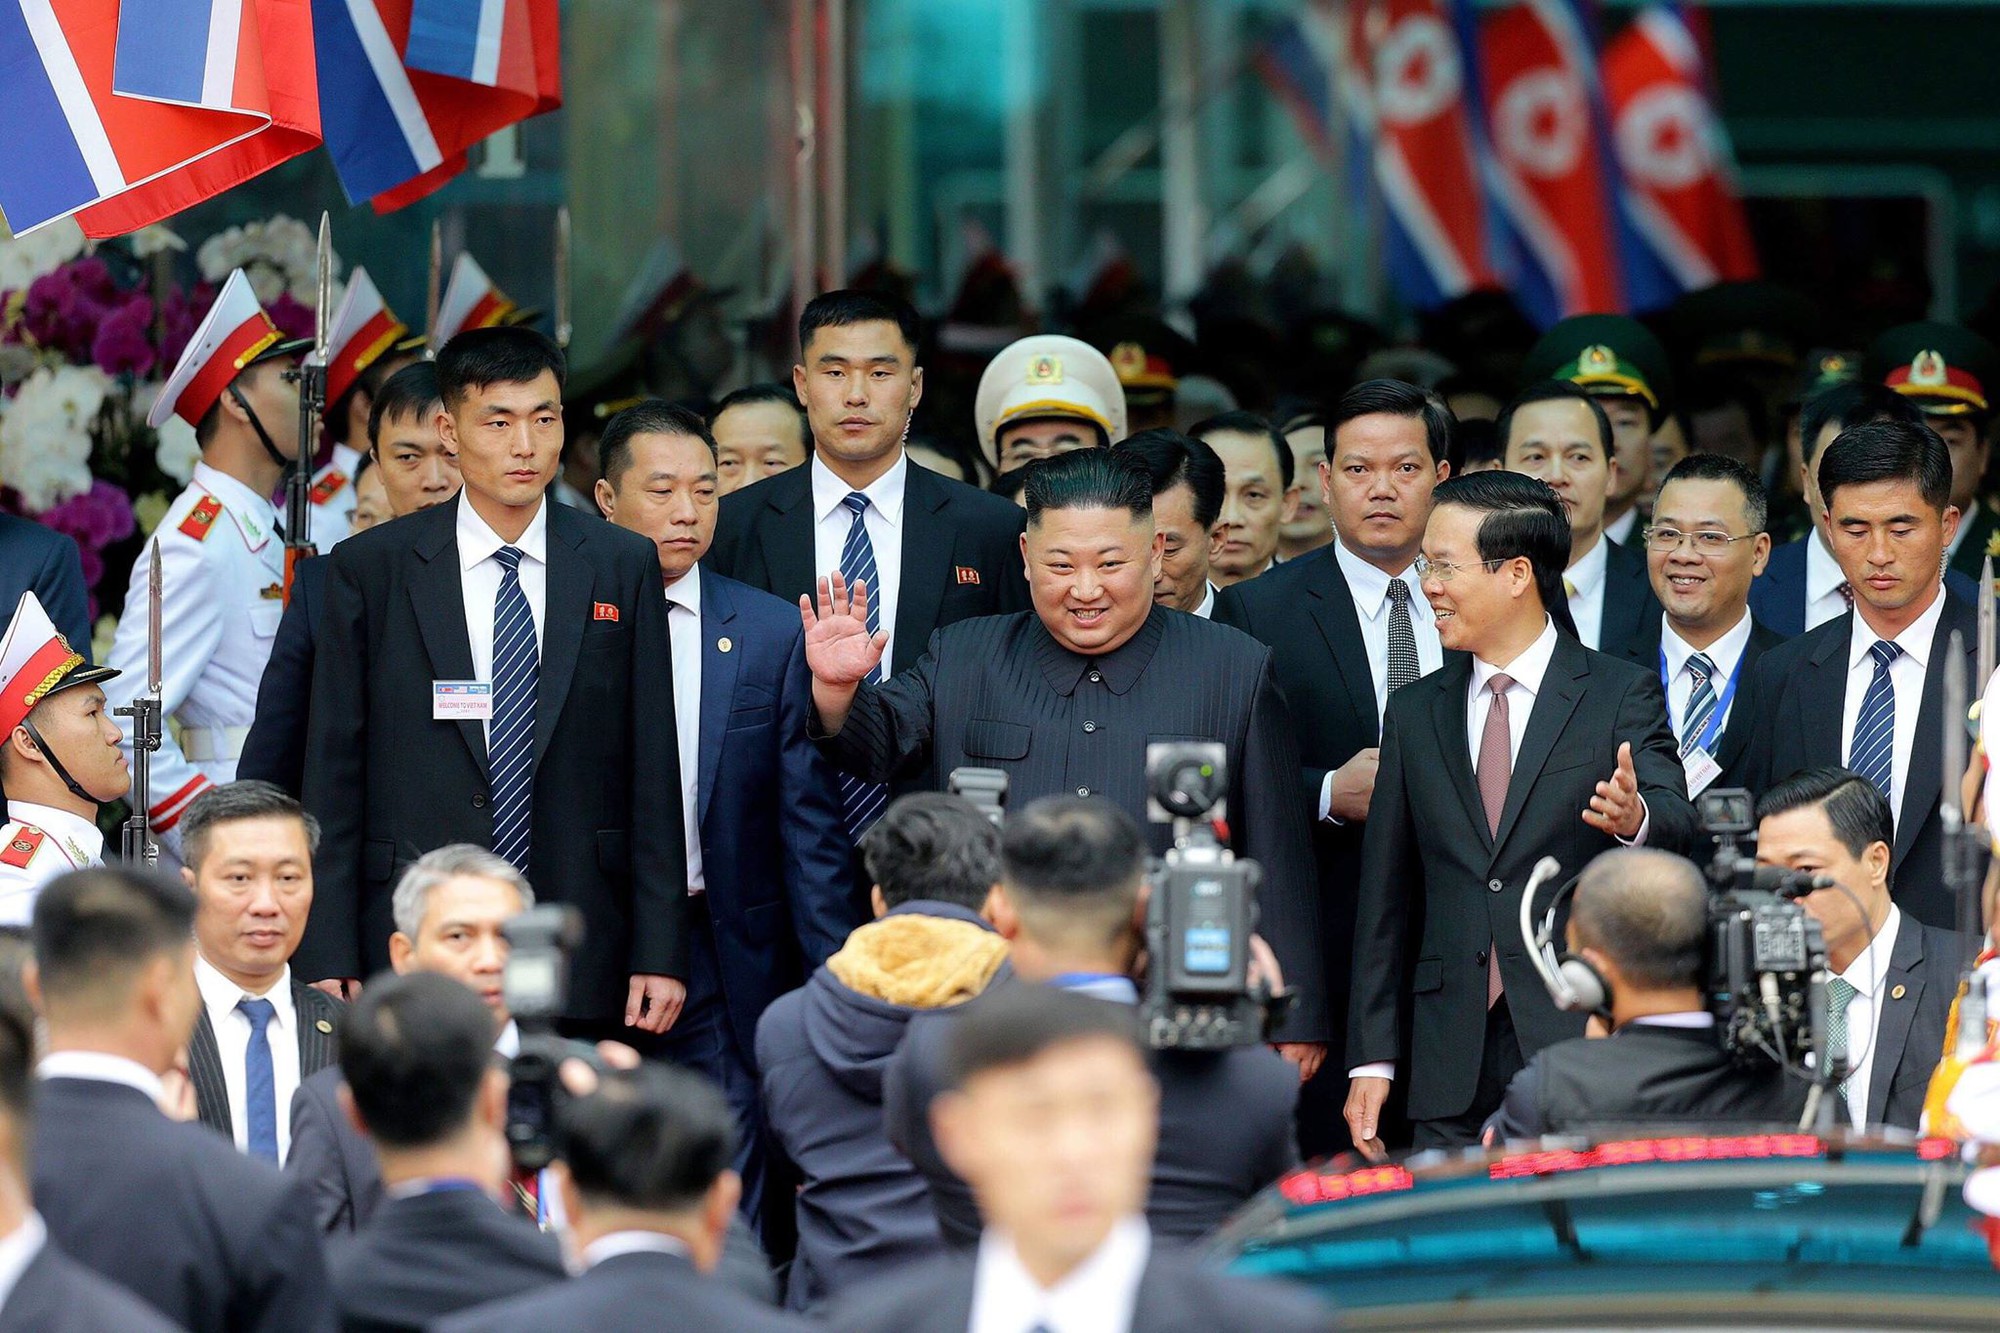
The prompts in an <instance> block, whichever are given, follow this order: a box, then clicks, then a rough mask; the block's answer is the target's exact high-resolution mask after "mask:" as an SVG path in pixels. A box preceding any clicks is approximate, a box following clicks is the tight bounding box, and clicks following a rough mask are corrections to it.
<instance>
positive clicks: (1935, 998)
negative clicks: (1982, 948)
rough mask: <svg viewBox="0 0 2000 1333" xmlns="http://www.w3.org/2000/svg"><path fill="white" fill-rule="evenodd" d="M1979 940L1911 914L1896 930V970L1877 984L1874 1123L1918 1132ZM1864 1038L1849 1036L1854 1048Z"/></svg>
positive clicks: (1871, 1092)
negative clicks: (1962, 982) (1954, 1004)
mask: <svg viewBox="0 0 2000 1333" xmlns="http://www.w3.org/2000/svg"><path fill="white" fill-rule="evenodd" d="M1975 947H1977V946H1976V943H1974V942H1969V941H1967V939H1966V938H1965V936H1964V935H1962V934H1960V933H1959V932H1958V931H1955V930H1941V929H1939V928H1938V927H1936V926H1927V925H1925V924H1923V923H1922V922H1920V921H1917V920H1916V919H1914V918H1912V917H1911V916H1909V915H1908V914H1905V915H1904V917H1903V924H1902V926H1901V928H1900V929H1898V930H1897V931H1896V945H1895V947H1894V948H1893V949H1891V950H1890V951H1889V968H1888V971H1887V973H1886V974H1885V975H1884V976H1883V978H1882V982H1881V984H1880V985H1879V986H1878V987H1877V988H1876V991H1877V996H1876V998H1877V1004H1876V1010H1877V1014H1878V1015H1879V1016H1878V1017H1877V1018H1876V1020H1875V1033H1874V1042H1875V1050H1874V1053H1873V1054H1872V1055H1871V1056H1870V1057H1869V1062H1870V1063H1869V1075H1868V1123H1869V1124H1871V1125H1895V1126H1897V1127H1898V1128H1900V1129H1907V1130H1911V1131H1915V1129H1916V1128H1917V1123H1918V1121H1920V1120H1921V1119H1922V1118H1923V1113H1924V1094H1925V1093H1926V1092H1928V1091H1929V1090H1930V1085H1931V1075H1932V1074H1933V1073H1934V1072H1936V1070H1937V1066H1938V1061H1939V1060H1941V1059H1942V1058H1943V1057H1944V1033H1945V1019H1946V1017H1947V1016H1948V1015H1949V1014H1950V1012H1951V1002H1952V1000H1953V999H1954V998H1955V997H1956V996H1957V995H1958V978H1959V974H1960V973H1961V972H1963V971H1964V969H1965V965H1966V963H1967V962H1968V961H1969V960H1970V959H1971V956H1972V950H1973V949H1974V948H1975ZM1859 1040H1861V1037H1860V1034H1858V1033H1854V1032H1850V1033H1849V1034H1848V1046H1849V1053H1850V1054H1856V1053H1858V1052H1855V1051H1854V1050H1853V1047H1854V1046H1855V1045H1856V1043H1857V1042H1858V1041H1859Z"/></svg>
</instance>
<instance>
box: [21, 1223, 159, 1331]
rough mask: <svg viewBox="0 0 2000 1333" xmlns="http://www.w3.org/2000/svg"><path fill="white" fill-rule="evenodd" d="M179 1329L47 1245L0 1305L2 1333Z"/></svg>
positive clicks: (146, 1306) (33, 1259)
mask: <svg viewBox="0 0 2000 1333" xmlns="http://www.w3.org/2000/svg"><path fill="white" fill-rule="evenodd" d="M179 1328H180V1325H179V1324H175V1323H171V1322H169V1321H168V1320H166V1319H164V1318H162V1317H161V1316H160V1313H159V1312H158V1311H157V1310H155V1309H153V1307H152V1306H150V1305H148V1304H146V1303H145V1302H144V1301H142V1300H140V1299H139V1298H138V1297H137V1296H134V1295H133V1294H132V1293H131V1292H129V1291H127V1290H125V1288H123V1287H121V1286H119V1285H118V1284H117V1283H115V1282H109V1281H106V1280H105V1279H104V1278H101V1277H99V1276H98V1275H97V1274H95V1273H93V1272H91V1271H90V1270H89V1269H88V1268H85V1267H84V1266H83V1265H82V1264H80V1263H78V1262H77V1261H76V1260H74V1259H72V1258H70V1257H69V1256H68V1255H66V1254H64V1253H63V1252H62V1251H61V1250H59V1249H57V1248H56V1247H55V1246H54V1245H49V1244H44V1245H43V1246H42V1248H41V1249H40V1250H39V1251H38V1252H37V1253H36V1254H35V1257H34V1258H32V1259H30V1260H29V1261H28V1266H27V1267H26V1268H24V1269H22V1270H21V1276H20V1277H19V1278H18V1279H16V1280H15V1282H14V1289H13V1290H12V1291H10V1292H8V1293H7V1301H6V1304H4V1305H0V1333H107V1330H116V1331H117V1333H175V1330H177V1329H179Z"/></svg>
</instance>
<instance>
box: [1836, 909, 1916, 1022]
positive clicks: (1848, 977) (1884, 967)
mask: <svg viewBox="0 0 2000 1333" xmlns="http://www.w3.org/2000/svg"><path fill="white" fill-rule="evenodd" d="M1902 926H1903V909H1902V908H1900V907H1898V906H1896V904H1894V903H1890V904H1889V915H1887V916H1885V917H1883V918H1882V929H1880V930H1878V931H1876V932H1875V938H1874V939H1872V940H1870V941H1868V947H1867V948H1865V949H1863V950H1862V951H1861V952H1860V953H1858V954H1856V955H1855V956H1854V961H1853V962H1851V963H1849V964H1848V965H1847V969H1846V970H1845V971H1843V972H1842V973H1841V974H1840V979H1841V980H1842V981H1845V982H1846V983H1847V984H1848V985H1850V986H1852V987H1854V989H1855V990H1857V991H1859V992H1860V993H1861V994H1863V995H1866V996H1868V997H1870V998H1871V999H1872V998H1873V997H1874V995H1875V993H1876V992H1877V991H1879V990H1881V989H1882V983H1883V981H1885V980H1887V978H1888V976H1889V959H1890V956H1891V955H1892V954H1894V953H1895V952H1896V932H1897V931H1899V930H1901V929H1902Z"/></svg>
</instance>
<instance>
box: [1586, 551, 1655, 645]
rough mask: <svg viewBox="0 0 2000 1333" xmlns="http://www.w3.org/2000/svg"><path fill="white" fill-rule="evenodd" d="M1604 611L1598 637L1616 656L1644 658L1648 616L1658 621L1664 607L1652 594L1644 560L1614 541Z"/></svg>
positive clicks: (1607, 553)
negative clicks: (1641, 650)
mask: <svg viewBox="0 0 2000 1333" xmlns="http://www.w3.org/2000/svg"><path fill="white" fill-rule="evenodd" d="M1604 557H1605V563H1604V611H1603V614H1602V615H1601V616H1600V617H1599V618H1598V635H1597V641H1598V643H1599V645H1600V646H1602V648H1603V650H1604V651H1605V652H1607V653H1609V654H1611V655H1612V656H1613V657H1623V658H1626V659H1628V660H1631V661H1638V660H1639V659H1640V649H1641V647H1642V646H1643V644H1644V642H1645V639H1646V620H1647V618H1648V616H1649V614H1650V616H1651V618H1652V619H1653V621H1654V622H1655V624H1657V623H1658V620H1659V616H1660V610H1659V607H1658V606H1657V605H1656V604H1655V603H1654V600H1653V597H1652V590H1653V589H1652V584H1651V583H1650V582H1648V580H1647V578H1646V566H1645V564H1644V562H1643V561H1642V560H1641V559H1640V558H1639V557H1637V556H1635V555H1633V554H1632V552H1631V551H1629V550H1627V549H1626V548H1624V547H1623V546H1620V545H1618V543H1616V542H1611V543H1610V546H1609V549H1608V550H1606V551H1605V553H1604Z"/></svg>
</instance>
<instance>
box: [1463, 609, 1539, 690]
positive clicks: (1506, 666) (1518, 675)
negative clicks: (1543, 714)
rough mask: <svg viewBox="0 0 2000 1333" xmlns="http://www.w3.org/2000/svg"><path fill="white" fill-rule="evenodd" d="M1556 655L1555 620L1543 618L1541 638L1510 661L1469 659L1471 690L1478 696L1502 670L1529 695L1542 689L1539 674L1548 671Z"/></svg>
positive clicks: (1480, 658)
mask: <svg viewBox="0 0 2000 1333" xmlns="http://www.w3.org/2000/svg"><path fill="white" fill-rule="evenodd" d="M1555 655H1556V623H1555V621H1553V620H1545V621H1543V623H1542V633H1541V637H1540V638H1538V639H1536V640H1535V641H1534V642H1533V643H1531V644H1529V645H1528V646H1527V647H1526V648H1524V649H1523V650H1522V651H1521V652H1520V654H1519V655H1517V656H1516V657H1515V658H1514V660H1513V661H1511V662H1502V663H1500V664H1499V665H1497V666H1496V665H1495V664H1493V663H1491V662H1488V661H1487V660H1486V659H1485V658H1483V657H1475V658H1473V659H1472V693H1473V697H1475V698H1477V697H1478V695H1479V692H1480V691H1481V690H1483V689H1485V688H1486V682H1487V681H1489V680H1491V679H1493V677H1494V676H1495V675H1496V674H1497V673H1499V672H1501V671H1505V672H1506V673H1507V674H1508V675H1509V676H1510V677H1512V678H1513V681H1514V683H1515V684H1516V685H1519V686H1520V687H1521V688H1522V689H1524V690H1526V691H1527V692H1528V693H1530V694H1540V693H1541V692H1542V677H1544V676H1546V675H1548V674H1549V662H1550V660H1551V659H1552V658H1554V657H1555Z"/></svg>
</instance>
